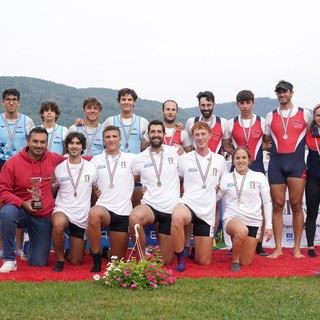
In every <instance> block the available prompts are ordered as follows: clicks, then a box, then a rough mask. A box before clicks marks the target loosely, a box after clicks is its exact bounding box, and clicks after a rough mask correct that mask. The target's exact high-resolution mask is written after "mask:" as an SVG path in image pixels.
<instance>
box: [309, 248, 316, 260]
mask: <svg viewBox="0 0 320 320" xmlns="http://www.w3.org/2000/svg"><path fill="white" fill-rule="evenodd" d="M308 256H309V257H312V258H315V257H316V256H317V254H316V250H314V249H308Z"/></svg>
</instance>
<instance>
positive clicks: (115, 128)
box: [102, 125, 121, 137]
mask: <svg viewBox="0 0 320 320" xmlns="http://www.w3.org/2000/svg"><path fill="white" fill-rule="evenodd" d="M107 131H118V132H119V136H120V137H121V131H120V129H119V127H117V126H113V125H110V126H106V127H105V128H104V129H103V132H102V136H104V133H105V132H107Z"/></svg>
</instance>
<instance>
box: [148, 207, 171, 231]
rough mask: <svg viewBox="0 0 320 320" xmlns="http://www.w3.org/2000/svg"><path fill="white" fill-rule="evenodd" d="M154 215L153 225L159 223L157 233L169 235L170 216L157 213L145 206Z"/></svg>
mask: <svg viewBox="0 0 320 320" xmlns="http://www.w3.org/2000/svg"><path fill="white" fill-rule="evenodd" d="M147 206H148V207H149V208H150V209H151V210H152V212H153V215H154V223H156V222H159V233H162V234H167V235H169V236H170V234H171V214H169V213H164V212H161V211H158V210H156V209H154V208H152V207H151V206H149V205H148V204H147Z"/></svg>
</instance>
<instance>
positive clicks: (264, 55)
mask: <svg viewBox="0 0 320 320" xmlns="http://www.w3.org/2000/svg"><path fill="white" fill-rule="evenodd" d="M317 2H318V1H317V0H307V1H298V0H282V1H278V0H268V1H258V0H242V1H241V0H229V1H221V0H219V1H217V0H197V1H191V0H161V1H152V0H113V1H112V0H90V1H88V0H55V1H44V0H28V1H26V0H10V1H3V2H2V4H1V16H0V30H1V35H2V46H1V47H2V48H1V64H0V66H1V68H0V75H2V76H28V77H34V78H40V79H44V80H49V81H54V82H56V83H61V84H65V85H68V86H72V87H76V88H88V87H99V88H110V89H116V90H118V89H120V88H123V87H129V88H132V89H134V90H135V91H136V92H137V94H138V96H139V97H140V98H143V99H150V100H157V101H164V100H166V99H174V100H176V101H177V102H178V104H179V106H180V107H193V106H196V105H197V99H196V95H197V93H198V92H199V91H204V90H209V91H212V92H213V93H214V95H215V97H216V102H217V103H223V102H230V101H234V100H235V96H236V94H237V93H238V92H239V91H240V90H243V89H248V90H252V91H253V92H254V94H255V97H270V98H275V94H274V88H275V85H276V84H277V82H278V81H279V80H281V79H284V80H287V81H290V82H291V83H292V84H293V86H294V97H293V101H294V104H296V105H297V104H298V105H299V106H302V107H307V108H313V107H314V106H315V105H316V104H317V103H320V40H319V36H320V32H319V31H320V22H319V9H318V8H317ZM18 89H19V88H18Z"/></svg>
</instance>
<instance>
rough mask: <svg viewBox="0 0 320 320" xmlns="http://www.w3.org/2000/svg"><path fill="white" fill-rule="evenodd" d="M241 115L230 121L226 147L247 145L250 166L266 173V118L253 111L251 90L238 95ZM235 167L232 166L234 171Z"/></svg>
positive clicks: (264, 254)
mask: <svg viewBox="0 0 320 320" xmlns="http://www.w3.org/2000/svg"><path fill="white" fill-rule="evenodd" d="M236 101H237V107H238V108H239V110H240V115H239V116H236V117H235V118H233V119H230V120H229V121H228V130H227V132H228V137H229V139H228V140H225V141H224V146H223V147H224V149H225V151H227V152H228V153H230V154H231V153H232V152H233V150H234V149H233V148H237V147H246V148H247V149H248V152H249V154H250V158H251V163H250V165H249V168H250V169H251V170H253V171H257V172H261V173H263V174H265V170H264V164H263V137H264V132H265V123H266V121H265V119H264V118H262V117H260V116H257V115H255V114H253V113H252V109H253V107H254V94H253V93H252V91H250V90H242V91H240V92H239V93H238V94H237V96H236ZM233 169H234V167H233V166H232V171H233ZM263 231H264V225H263V226H262V232H261V238H260V239H259V242H258V244H257V248H256V253H257V254H259V255H261V256H267V255H268V254H267V253H266V252H265V251H264V250H263V248H262V241H263V235H264V232H263Z"/></svg>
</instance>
